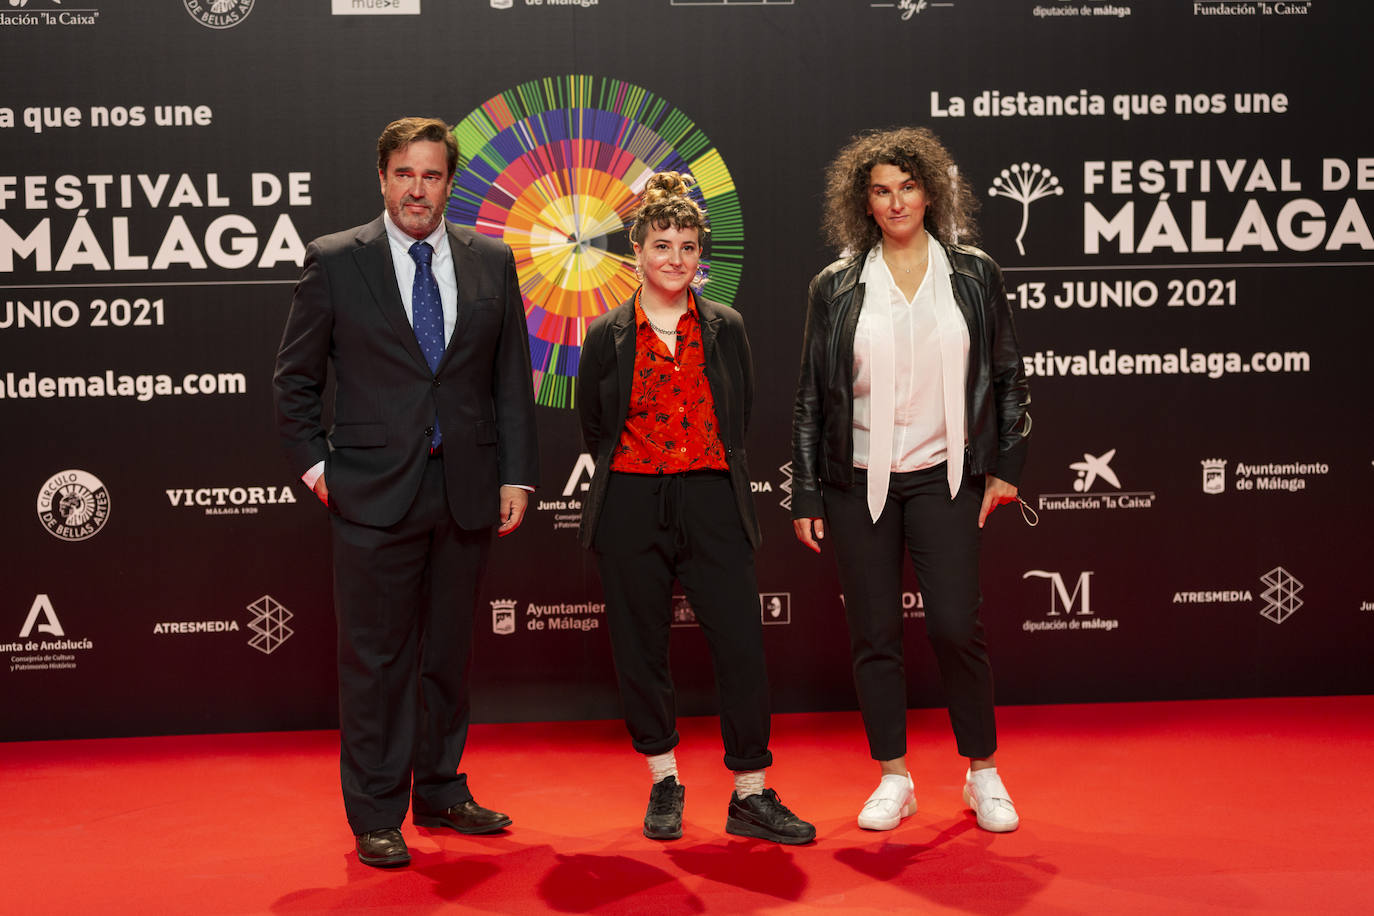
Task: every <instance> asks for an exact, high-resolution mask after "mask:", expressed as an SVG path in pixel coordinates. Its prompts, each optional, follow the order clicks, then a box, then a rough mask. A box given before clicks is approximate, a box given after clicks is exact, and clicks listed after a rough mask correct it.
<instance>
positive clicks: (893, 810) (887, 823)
mask: <svg viewBox="0 0 1374 916" xmlns="http://www.w3.org/2000/svg"><path fill="white" fill-rule="evenodd" d="M915 813H916V785H915V783H913V782H912V781H911V774H910V773H907V774H906V775H905V776H899V775H897V774H896V773H889V774H888V775H886V776H884V777H883V778H882V779H881V780H880V781H879V782H878V788H876V789H874V790H873V794H872V795H870V796H868V801H866V802H864V809H863V810H862V811H860V812H859V826H860V827H862V828H863V829H865V830H891V829H892V828H893V827H896V826H897V825H898V824H900V823H901V822H902V818H904V817H906V816H907V815H909V814H915Z"/></svg>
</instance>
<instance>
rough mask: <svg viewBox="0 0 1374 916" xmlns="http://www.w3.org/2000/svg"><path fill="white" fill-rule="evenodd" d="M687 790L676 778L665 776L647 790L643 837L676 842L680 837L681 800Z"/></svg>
mask: <svg viewBox="0 0 1374 916" xmlns="http://www.w3.org/2000/svg"><path fill="white" fill-rule="evenodd" d="M686 794H687V788H686V787H685V786H683V785H682V784H681V783H679V782H678V781H677V777H676V776H665V777H663V778H662V779H660V780H659V781H658V782H656V783H654V787H653V788H652V789H650V790H649V810H647V811H645V812H644V835H645V836H646V837H648V838H649V839H651V840H676V839H677V838H678V837H680V836H682V798H683V796H684V795H686Z"/></svg>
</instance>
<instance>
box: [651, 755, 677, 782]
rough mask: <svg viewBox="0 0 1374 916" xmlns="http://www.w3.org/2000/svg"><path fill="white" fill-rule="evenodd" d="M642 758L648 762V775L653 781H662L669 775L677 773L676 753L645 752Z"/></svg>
mask: <svg viewBox="0 0 1374 916" xmlns="http://www.w3.org/2000/svg"><path fill="white" fill-rule="evenodd" d="M644 759H645V760H646V761H648V763H649V775H650V776H651V777H652V778H653V780H654V782H655V783H659V782H662V781H663V780H665V779H667V778H668V777H669V776H676V775H677V754H675V753H673V752H672V751H666V752H664V753H662V754H652V755H649V754H646V755H645V756H644Z"/></svg>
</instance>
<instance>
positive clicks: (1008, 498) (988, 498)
mask: <svg viewBox="0 0 1374 916" xmlns="http://www.w3.org/2000/svg"><path fill="white" fill-rule="evenodd" d="M1014 502H1016V487H1014V486H1012V485H1011V484H1009V483H1007V482H1006V481H1005V480H1002V479H1001V478H998V477H993V476H992V475H991V474H988V475H987V478H986V485H985V486H984V488H983V509H982V511H981V512H979V513H978V527H979V528H981V527H983V522H985V521H987V518H988V516H989V515H991V514H992V510H993V509H996V508H997V507H998V506H1000V505H1002V503H1014ZM797 537H801V535H797Z"/></svg>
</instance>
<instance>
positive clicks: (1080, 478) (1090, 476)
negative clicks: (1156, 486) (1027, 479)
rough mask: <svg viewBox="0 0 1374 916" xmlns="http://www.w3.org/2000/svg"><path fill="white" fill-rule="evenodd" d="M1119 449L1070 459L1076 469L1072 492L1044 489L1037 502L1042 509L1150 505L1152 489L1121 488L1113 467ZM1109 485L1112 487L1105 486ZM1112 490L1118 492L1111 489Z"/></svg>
mask: <svg viewBox="0 0 1374 916" xmlns="http://www.w3.org/2000/svg"><path fill="white" fill-rule="evenodd" d="M1114 458H1116V449H1114V448H1111V449H1107V450H1106V451H1105V452H1103V453H1102V454H1100V455H1094V454H1092V453H1091V452H1084V453H1083V460H1081V461H1072V462H1070V463H1069V470H1071V471H1073V472H1074V473H1075V477H1074V481H1073V492H1072V493H1042V494H1041V495H1040V499H1039V502H1038V504H1037V506H1036V508H1037V509H1040V510H1046V509H1049V510H1056V509H1070V510H1076V509H1077V510H1081V509H1150V508H1153V507H1154V504H1155V494H1154V492H1153V491H1151V490H1122V489H1121V478H1120V477H1119V476H1118V475H1117V473H1116V471H1115V470H1114V469H1113V468H1112V460H1113V459H1114ZM1107 487H1110V488H1111V489H1110V490H1108V489H1106V488H1107ZM1113 490H1115V491H1117V492H1112V491H1113Z"/></svg>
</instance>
